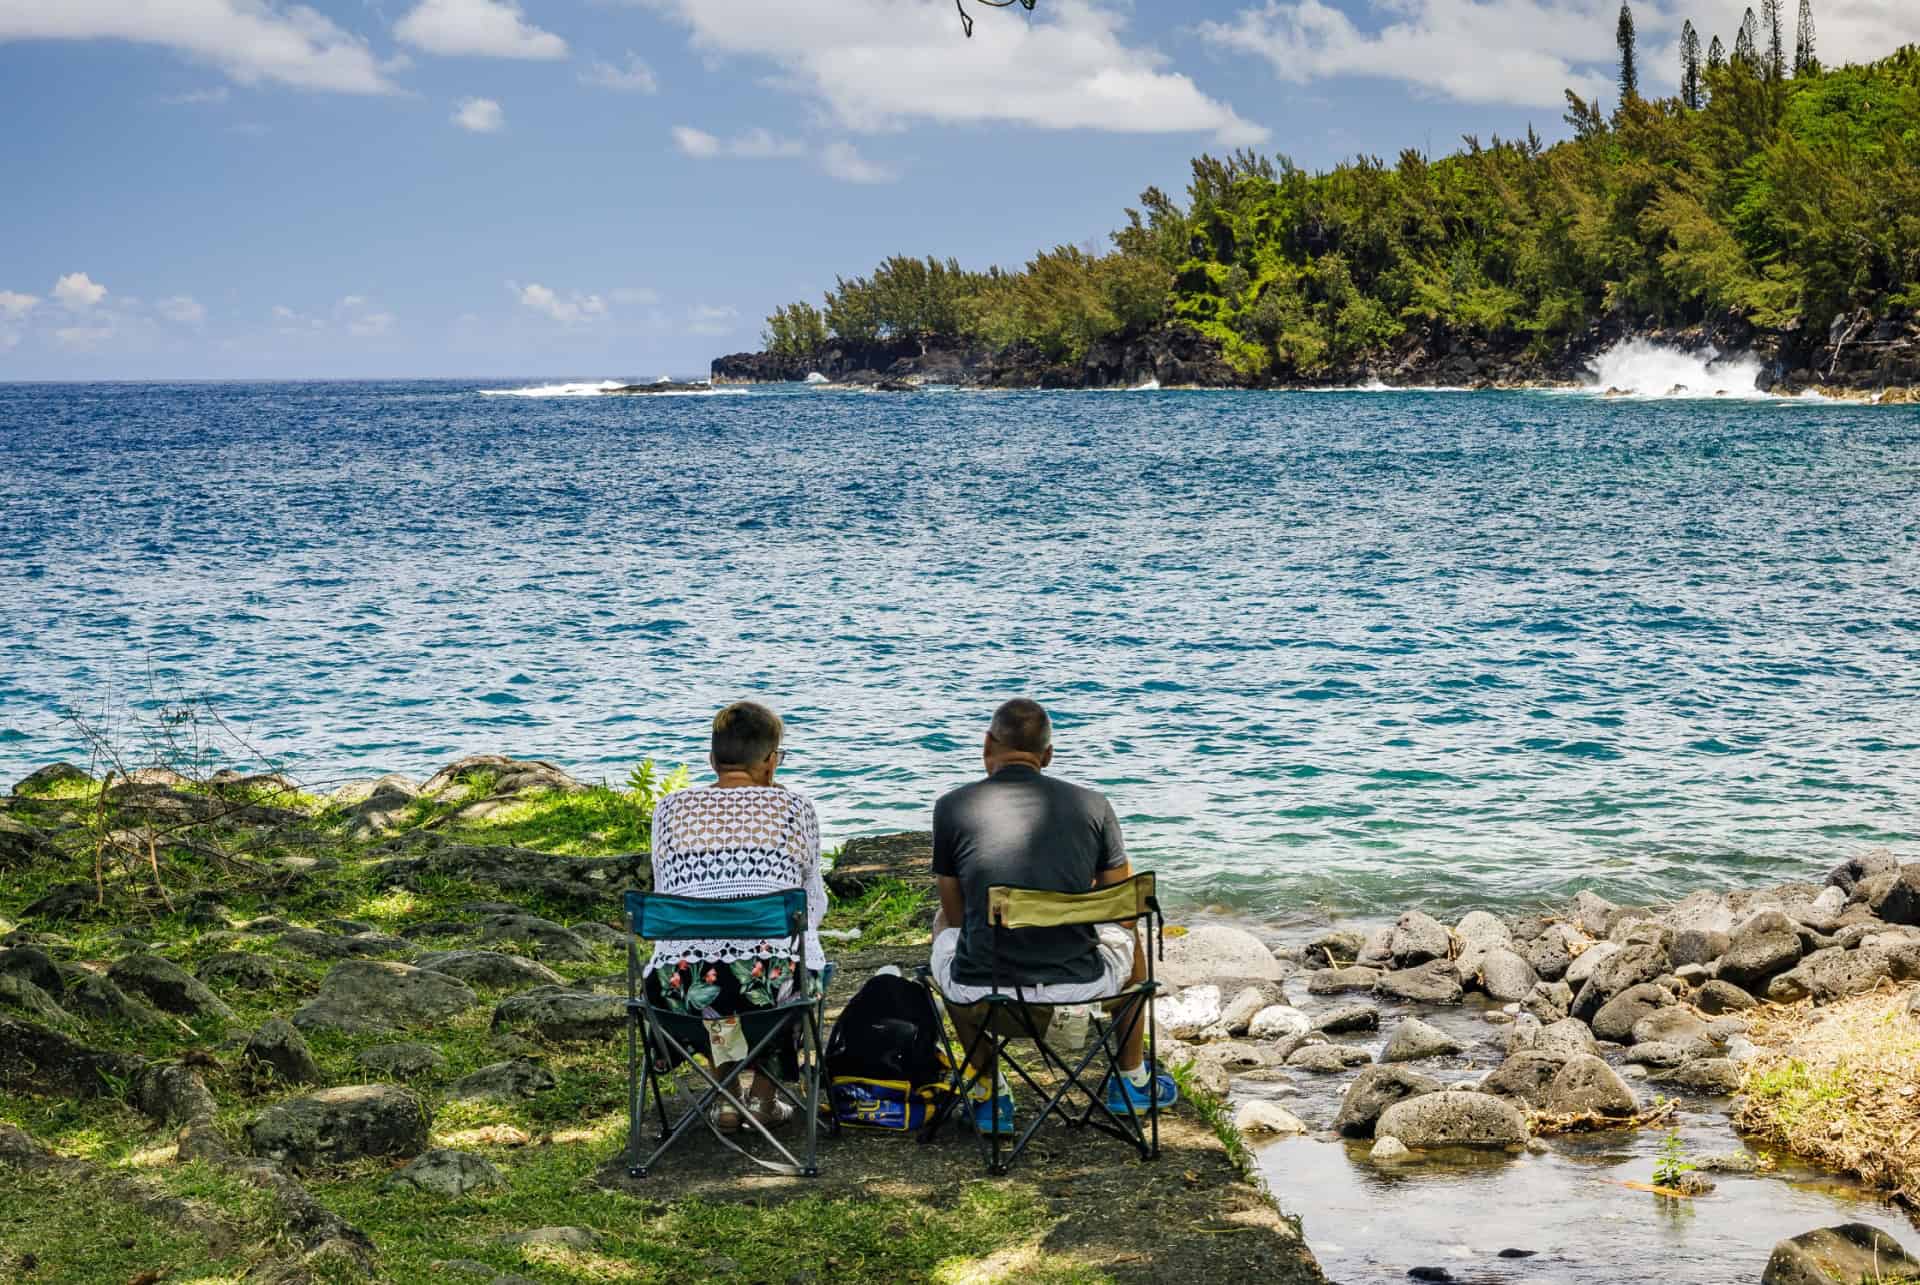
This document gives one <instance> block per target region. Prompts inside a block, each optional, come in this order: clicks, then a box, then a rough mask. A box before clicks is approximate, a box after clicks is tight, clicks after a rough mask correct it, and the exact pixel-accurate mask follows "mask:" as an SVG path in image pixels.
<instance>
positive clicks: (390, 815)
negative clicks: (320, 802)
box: [333, 773, 420, 843]
mask: <svg viewBox="0 0 1920 1285" xmlns="http://www.w3.org/2000/svg"><path fill="white" fill-rule="evenodd" d="M419 799H420V787H419V786H418V785H416V784H415V783H414V782H413V781H411V780H409V779H408V778H406V777H404V776H401V775H399V774H398V773H389V774H387V775H386V776H383V777H379V778H378V779H375V780H371V781H353V782H349V783H348V784H346V785H343V786H341V787H340V788H339V789H338V790H336V791H334V794H333V802H334V804H335V805H336V806H338V807H339V808H340V811H341V815H342V816H344V817H345V818H346V836H347V838H348V839H350V840H353V841H354V842H356V843H364V842H366V841H367V840H369V839H377V838H379V837H381V836H382V835H387V834H391V833H392V832H393V831H394V830H396V829H398V828H399V827H400V824H401V822H403V821H405V820H406V818H407V815H408V813H410V812H411V811H412V810H413V807H414V804H415V803H417V802H418V801H419Z"/></svg>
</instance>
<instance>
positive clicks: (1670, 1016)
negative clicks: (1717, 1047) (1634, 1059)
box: [1627, 1006, 1713, 1057]
mask: <svg viewBox="0 0 1920 1285" xmlns="http://www.w3.org/2000/svg"><path fill="white" fill-rule="evenodd" d="M1627 1043H1629V1044H1673V1045H1677V1046H1678V1047H1680V1048H1683V1049H1688V1050H1691V1051H1692V1052H1693V1055H1694V1056H1696V1057H1705V1056H1706V1055H1707V1054H1709V1053H1710V1052H1712V1045H1713V1037H1712V1035H1711V1034H1710V1033H1709V1032H1708V1029H1707V1024H1706V1023H1705V1022H1703V1021H1701V1020H1700V1018H1698V1017H1696V1016H1695V1015H1694V1014H1692V1013H1691V1012H1689V1011H1687V1010H1686V1009H1684V1008H1680V1007H1678V1006H1675V1007H1673V1008H1663V1009H1659V1010H1656V1011H1655V1012H1652V1013H1649V1014H1647V1015H1646V1016H1645V1017H1643V1018H1641V1019H1640V1020H1639V1021H1637V1022H1635V1023H1634V1024H1633V1030H1632V1031H1631V1032H1630V1033H1629V1035H1628V1039H1627Z"/></svg>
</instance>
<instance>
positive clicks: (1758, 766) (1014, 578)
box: [0, 372, 1920, 924]
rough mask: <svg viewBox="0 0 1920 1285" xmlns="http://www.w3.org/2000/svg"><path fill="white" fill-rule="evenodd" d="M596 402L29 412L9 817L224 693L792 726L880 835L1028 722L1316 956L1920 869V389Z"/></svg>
mask: <svg viewBox="0 0 1920 1285" xmlns="http://www.w3.org/2000/svg"><path fill="white" fill-rule="evenodd" d="M1667 378H1668V376H1667V375H1666V374H1665V373H1664V372H1663V373H1660V374H1659V375H1658V379H1657V380H1656V382H1658V381H1659V380H1665V379H1667ZM564 386H565V381H552V380H534V381H526V380H491V381H420V382H398V383H260V384H246V383H217V384H180V385H156V384H98V385H50V384H28V385H21V384H16V385H0V509H3V510H4V514H5V520H4V522H0V603H4V608H3V609H0V783H4V782H5V781H8V780H11V779H15V778H17V777H19V776H21V775H24V774H25V773H26V772H27V771H29V770H31V769H32V768H33V767H35V766H37V765H39V764H42V763H44V762H47V761H49V760H52V759H57V758H72V759H77V760H78V761H81V762H84V761H85V756H86V746H85V742H84V740H83V739H82V737H81V735H80V733H79V731H78V730H77V728H76V726H75V724H74V723H73V722H72V721H70V719H71V716H72V715H74V714H78V715H79V716H80V717H81V718H83V719H85V720H87V721H88V722H89V723H91V724H93V725H94V726H96V727H100V728H104V729H105V730H106V732H107V734H108V735H110V736H114V737H118V738H126V740H127V743H128V744H129V747H130V748H132V747H133V745H132V742H134V741H137V738H138V737H139V735H140V732H139V726H138V725H139V724H140V723H141V722H143V721H148V720H151V719H152V718H154V717H156V716H157V714H158V712H159V711H161V710H163V709H165V708H168V707H172V706H177V705H179V704H181V703H183V702H187V701H192V700H195V699H198V698H204V699H205V700H206V701H207V703H208V705H209V706H210V707H211V708H213V709H216V710H217V711H218V712H219V714H220V716H221V718H222V719H224V720H225V721H226V723H227V724H228V727H229V728H230V729H231V730H230V733H228V734H223V735H230V737H231V738H232V739H231V740H230V741H227V742H226V743H225V744H224V745H223V747H222V748H223V751H224V750H229V749H232V747H233V746H235V745H244V746H246V747H249V748H248V749H246V750H244V751H235V752H233V753H231V754H230V755H229V756H230V757H236V758H242V759H246V760H247V761H248V762H249V763H250V764H251V765H253V766H267V765H271V766H277V767H280V768H282V769H284V770H286V771H288V772H290V773H291V774H292V775H294V776H295V777H296V778H299V779H301V780H303V781H307V782H311V783H314V784H315V785H316V786H326V785H328V784H330V783H334V782H338V781H340V780H343V779H347V778H350V777H354V776H364V775H369V774H374V773H379V772H383V771H402V772H407V773H409V774H413V775H416V776H424V775H425V774H427V773H429V772H431V771H432V770H433V769H434V768H435V767H437V766H439V765H440V764H442V763H444V762H446V761H448V760H449V759H451V758H453V757H455V756H456V755H459V754H462V753H466V752H477V751H500V752H506V753H511V754H515V755H521V756H528V757H539V758H548V759H552V760H554V761H556V762H558V763H560V764H561V765H563V766H564V767H566V768H567V769H569V770H570V771H572V772H574V773H575V774H576V775H578V776H580V777H582V778H583V779H588V780H599V779H605V780H607V781H610V782H619V781H620V780H622V779H624V777H625V776H626V773H627V771H628V770H629V768H630V767H632V766H633V765H634V764H635V763H637V762H638V761H640V760H641V759H643V758H648V757H651V758H653V759H655V760H657V761H659V762H661V763H663V764H667V765H671V764H675V763H680V762H687V763H692V764H696V765H697V764H699V763H701V762H702V761H703V760H704V754H705V743H704V733H705V728H706V724H707V720H708V719H709V718H710V717H711V715H712V713H713V711H714V709H715V708H717V707H718V706H719V705H721V704H723V703H724V702H726V701H728V700H732V699H735V698H738V697H743V696H754V697H758V698H760V699H763V700H766V701H769V702H770V703H772V704H773V705H774V706H775V707H776V708H778V709H779V710H780V711H781V712H782V713H783V714H784V715H785V716H786V717H787V719H788V721H789V726H790V732H789V746H790V748H791V749H792V751H793V754H792V756H791V757H790V758H789V759H788V761H787V766H786V767H785V768H783V776H784V779H786V780H787V781H788V782H789V783H790V784H792V785H794V786H795V787H797V788H799V789H801V790H803V791H805V792H807V793H808V794H810V795H811V796H812V797H813V798H814V799H815V800H816V801H817V803H818V804H819V807H820V811H821V815H822V819H823V823H824V826H825V829H826V831H827V834H828V837H829V840H830V841H833V842H837V841H839V840H841V839H845V838H847V837H850V836H853V835H858V834H866V833H875V832H881V831H887V830H895V829H907V828H924V827H925V826H926V825H927V823H928V814H929V809H930V807H931V804H932V801H933V799H934V798H935V797H936V796H937V795H938V794H939V793H940V792H941V791H943V790H945V789H947V788H949V787H951V786H954V785H956V784H959V783H961V782H963V781H965V780H967V779H968V778H969V777H971V776H972V775H974V774H976V773H977V772H978V771H979V744H980V740H981V735H982V732H983V731H984V728H985V724H986V720H987V718H988V716H989V714H990V712H991V710H992V708H993V706H994V705H995V704H996V703H997V702H998V701H1000V700H1002V699H1004V698H1006V697H1008V696H1010V695H1014V694H1024V695H1030V696H1033V697H1036V698H1038V699H1040V700H1042V701H1044V702H1045V703H1046V704H1047V705H1048V706H1049V707H1050V708H1051V709H1052V710H1053V711H1054V713H1055V716H1056V720H1057V725H1058V732H1057V739H1058V747H1059V748H1058V758H1057V761H1056V764H1055V770H1056V771H1058V772H1060V773H1063V774H1065V775H1067V776H1069V777H1072V778H1074V779H1077V780H1081V781H1084V782H1086V783H1088V784H1092V785H1096V786H1098V787H1100V788H1102V789H1104V790H1106V791H1107V792H1108V793H1109V794H1110V795H1111V796H1112V798H1113V800H1114V803H1115V806H1116V808H1117V809H1118V811H1119V813H1120V815H1121V817H1122V821H1123V825H1124V829H1125V832H1126V836H1127V841H1128V844H1129V847H1130V849H1131V851H1132V853H1133V856H1134V860H1135V864H1136V866H1140V867H1152V868H1155V869H1158V870H1159V871H1160V872H1161V873H1162V878H1163V883H1164V884H1165V885H1166V886H1167V887H1168V888H1170V889H1171V890H1172V891H1173V892H1174V895H1175V897H1176V899H1177V900H1178V901H1180V902H1181V903H1182V904H1185V905H1188V906H1202V905H1219V906H1223V907H1229V908H1231V909H1233V910H1234V911H1236V912H1239V913H1243V914H1248V915H1252V916H1256V917H1260V918H1264V919H1266V920H1268V921H1271V922H1274V923H1276V924H1288V923H1296V924H1304V923H1311V922H1318V921H1320V920H1323V919H1325V918H1327V917H1329V916H1342V915H1365V914H1377V913H1383V912H1386V911H1389V910H1392V909H1395V908H1398V907H1403V906H1408V905H1420V906H1423V907H1427V908H1429V909H1436V910H1439V909H1454V908H1462V907H1467V906H1489V907H1495V908H1512V907H1517V906H1524V905H1528V904H1532V903H1536V902H1544V901H1548V900H1552V899H1554V898H1557V897H1560V896H1563V895H1565V894H1567V893H1568V892H1569V891H1571V890H1572V889H1575V888H1578V887H1587V886H1591V887H1595V888H1598V889H1600V890H1602V891H1604V892H1606V893H1608V894H1610V895H1612V896H1615V897H1616V898H1619V899H1624V900H1632V901H1646V900H1651V899H1656V898H1660V897H1663V896H1673V895H1679V894H1681V893H1684V892H1686V891H1689V890H1691V889H1693V888H1696V887H1702V886H1716V885H1728V884H1741V883H1746V884H1750V883H1754V882H1758V881H1762V880H1769V879H1784V878H1805V877H1808V876H1810V875H1814V876H1817V874H1818V872H1820V871H1821V870H1823V869H1824V868H1825V867H1826V866H1827V865H1829V864H1830V863H1832V862H1834V861H1836V860H1838V859H1839V858H1840V857H1842V856H1844V855H1846V854H1848V853H1850V852H1853V851H1856V850H1859V849H1862V848H1866V847H1872V846H1879V845H1886V846H1891V847H1894V848H1895V849H1898V850H1901V851H1902V852H1903V854H1904V855H1905V856H1906V858H1907V859H1909V860H1912V859H1914V858H1915V856H1916V855H1920V816H1916V801H1920V500H1916V494H1917V493H1920V408H1894V407H1888V408H1880V407H1869V406H1859V405H1840V404H1817V403H1812V402H1807V401H1798V400H1795V401H1783V400H1766V399H1758V398H1752V399H1733V398H1704V397H1703V398H1694V399H1688V398H1662V397H1640V398H1627V399H1603V398H1600V397H1597V396H1580V395H1567V394H1549V393H1475V394H1466V393H1449V392H1431V393H1406V392H1401V393H1388V392H1369V391H1354V392H1332V393H1243V392H1195V391H1136V392H1129V393H972V392H959V391H930V392H923V393H918V394H911V395H873V394H861V393H851V392H832V391H819V390H813V389H806V388H801V387H788V386H781V387H765V388H754V389H750V390H748V389H733V390H723V391H719V392H715V393H713V394H709V395H691V396H658V397H654V396H645V397H608V396H599V395H593V391H592V388H593V386H592V384H591V383H590V382H589V381H580V383H578V384H576V385H573V386H572V387H571V389H568V390H566V391H571V392H574V393H580V394H584V395H555V394H557V393H558V392H560V391H562V390H563V388H564ZM514 389H523V390H525V389H532V390H534V392H535V394H537V395H517V396H489V395H486V393H487V392H489V391H491V392H502V391H508V390H514ZM542 389H544V390H545V391H544V392H540V391H539V390H542Z"/></svg>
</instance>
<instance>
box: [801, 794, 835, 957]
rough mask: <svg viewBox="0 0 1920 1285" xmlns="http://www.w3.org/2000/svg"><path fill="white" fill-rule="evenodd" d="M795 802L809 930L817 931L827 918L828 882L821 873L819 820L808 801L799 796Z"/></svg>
mask: <svg viewBox="0 0 1920 1285" xmlns="http://www.w3.org/2000/svg"><path fill="white" fill-rule="evenodd" d="M793 801H794V807H795V810H796V811H797V812H798V816H797V817H796V818H795V820H796V822H797V826H796V829H797V831H798V833H797V834H796V836H795V838H796V840H797V842H798V843H799V845H800V869H801V870H802V871H803V872H804V874H803V875H802V886H803V887H805V888H806V890H807V927H808V928H811V929H815V930H818V929H819V927H820V921H821V920H822V919H825V918H826V917H827V881H826V878H825V877H824V876H823V875H822V874H821V872H820V818H819V816H818V815H816V814H815V812H814V810H813V804H812V803H811V802H810V801H809V800H807V799H805V798H803V797H801V796H800V795H798V794H796V795H794V796H793Z"/></svg>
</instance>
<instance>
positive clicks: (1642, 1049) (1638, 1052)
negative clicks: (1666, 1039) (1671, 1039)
mask: <svg viewBox="0 0 1920 1285" xmlns="http://www.w3.org/2000/svg"><path fill="white" fill-rule="evenodd" d="M1691 1056H1692V1053H1690V1052H1689V1051H1688V1050H1687V1049H1684V1048H1681V1047H1680V1046H1679V1045H1678V1044H1663V1043H1661V1042H1660V1041H1659V1040H1648V1041H1647V1042H1646V1043H1644V1044H1636V1045H1634V1046H1633V1047H1632V1048H1630V1049H1628V1050H1627V1056H1626V1061H1627V1064H1628V1065H1629V1066H1638V1067H1660V1068H1663V1069H1664V1068H1671V1067H1676V1066H1679V1065H1680V1064H1681V1063H1683V1062H1685V1061H1686V1060H1687V1059H1688V1058H1689V1057H1691Z"/></svg>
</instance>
